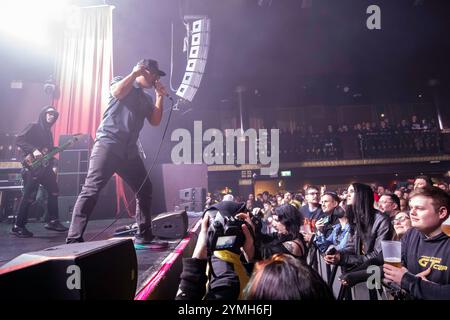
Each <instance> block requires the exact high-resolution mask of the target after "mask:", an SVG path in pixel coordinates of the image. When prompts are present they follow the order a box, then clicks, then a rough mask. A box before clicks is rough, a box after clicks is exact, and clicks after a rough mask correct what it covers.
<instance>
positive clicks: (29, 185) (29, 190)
mask: <svg viewBox="0 0 450 320" xmlns="http://www.w3.org/2000/svg"><path fill="white" fill-rule="evenodd" d="M22 178H23V196H22V200H21V202H20V205H19V212H18V213H17V218H16V225H17V226H19V227H24V226H25V225H26V223H27V220H28V211H29V209H30V206H31V204H32V203H33V202H34V201H35V200H36V194H37V191H38V188H39V185H40V184H41V185H42V186H43V187H44V189H45V190H46V191H47V194H48V200H47V208H48V209H47V210H48V216H49V220H58V215H59V213H58V192H59V190H58V184H57V183H56V174H55V173H54V172H53V170H52V168H51V166H48V167H46V168H43V169H42V170H40V172H39V173H38V174H36V175H33V174H32V173H30V172H29V171H24V172H23V173H22Z"/></svg>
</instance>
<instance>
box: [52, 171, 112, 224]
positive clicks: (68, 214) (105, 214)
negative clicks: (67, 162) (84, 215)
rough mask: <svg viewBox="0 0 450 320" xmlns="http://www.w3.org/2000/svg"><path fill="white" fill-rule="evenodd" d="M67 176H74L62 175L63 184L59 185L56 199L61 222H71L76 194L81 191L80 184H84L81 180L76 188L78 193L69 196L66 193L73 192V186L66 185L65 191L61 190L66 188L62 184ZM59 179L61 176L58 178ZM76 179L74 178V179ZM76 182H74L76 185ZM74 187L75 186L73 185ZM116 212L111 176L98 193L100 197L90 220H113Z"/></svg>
mask: <svg viewBox="0 0 450 320" xmlns="http://www.w3.org/2000/svg"><path fill="white" fill-rule="evenodd" d="M69 176H76V175H64V177H65V178H64V179H63V183H61V182H60V181H58V182H60V183H59V189H60V194H61V195H60V196H59V197H58V209H59V218H60V220H61V221H71V220H72V213H73V207H74V206H75V202H76V201H77V198H78V194H79V192H80V191H81V187H82V184H83V183H84V179H82V183H81V185H80V186H79V188H78V190H79V191H78V192H77V193H75V194H73V193H72V194H71V193H70V192H67V190H70V191H71V192H73V191H74V186H71V185H70V184H68V185H67V190H65V189H63V188H65V187H66V185H65V184H64V183H65V182H68V181H69V180H66V179H68V177H69ZM60 177H61V176H60ZM75 178H76V177H75ZM77 181H78V180H76V181H75V183H77ZM75 186H76V185H75ZM116 212H117V198H116V177H115V176H112V177H111V179H110V180H109V181H108V183H107V184H106V186H105V187H104V188H103V190H102V191H101V192H100V195H99V197H98V200H97V204H96V205H95V208H94V211H93V212H92V215H91V217H90V219H92V220H101V219H114V218H115V217H116Z"/></svg>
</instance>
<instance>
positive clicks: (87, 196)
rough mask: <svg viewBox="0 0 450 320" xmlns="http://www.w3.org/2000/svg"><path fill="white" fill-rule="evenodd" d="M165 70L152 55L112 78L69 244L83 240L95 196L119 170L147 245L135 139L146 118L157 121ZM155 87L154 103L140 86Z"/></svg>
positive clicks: (146, 197)
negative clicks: (127, 72)
mask: <svg viewBox="0 0 450 320" xmlns="http://www.w3.org/2000/svg"><path fill="white" fill-rule="evenodd" d="M164 75H165V72H163V71H161V70H160V69H159V67H158V62H157V61H155V60H152V59H143V60H140V61H139V62H138V63H137V64H136V66H134V68H133V70H132V71H131V73H130V74H128V75H127V76H125V77H115V78H114V79H113V80H112V82H111V87H110V96H109V101H108V106H107V108H106V111H105V112H104V114H103V118H102V121H101V123H100V126H99V127H98V129H97V134H96V139H95V144H94V147H93V149H92V153H91V157H90V161H89V170H88V174H87V177H86V181H85V183H84V185H83V188H82V190H81V193H80V194H79V196H78V199H77V202H76V204H75V207H74V209H73V215H72V222H71V224H70V228H69V233H68V236H67V240H66V241H67V243H74V242H83V241H84V239H83V234H84V231H85V229H86V226H87V223H88V220H89V217H90V215H91V213H92V211H93V209H94V207H95V204H96V202H97V199H98V195H99V193H100V191H101V190H102V188H103V187H104V186H105V185H106V183H107V182H108V180H109V179H110V178H111V176H112V175H113V174H114V173H117V174H118V175H119V176H120V177H121V178H122V179H123V180H124V181H125V182H126V183H127V184H128V185H129V186H130V187H131V189H132V190H133V192H134V193H135V195H136V199H137V200H136V201H137V210H136V222H137V226H138V231H137V233H136V237H135V243H137V244H150V243H152V241H153V238H154V237H153V235H152V231H151V212H150V210H151V204H152V184H151V182H150V179H149V178H148V176H147V171H146V169H145V167H144V163H143V161H142V159H141V158H140V157H139V150H138V147H137V144H136V142H137V139H138V137H139V133H140V131H141V129H142V127H143V126H144V121H145V119H147V121H148V122H149V123H150V124H151V125H152V126H158V125H159V124H160V122H161V118H162V115H163V102H164V97H165V96H167V92H166V89H165V87H164V85H163V84H162V83H161V82H160V77H161V76H164ZM150 88H155V98H156V99H155V102H153V98H152V97H151V96H150V95H149V94H148V93H146V92H145V91H144V89H150Z"/></svg>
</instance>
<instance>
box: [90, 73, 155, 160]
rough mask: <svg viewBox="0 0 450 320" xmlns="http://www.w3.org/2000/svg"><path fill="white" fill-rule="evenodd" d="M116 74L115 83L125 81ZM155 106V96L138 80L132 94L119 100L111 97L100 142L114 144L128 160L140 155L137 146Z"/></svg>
mask: <svg viewBox="0 0 450 320" xmlns="http://www.w3.org/2000/svg"><path fill="white" fill-rule="evenodd" d="M122 79H123V77H115V78H114V79H113V80H112V81H111V85H113V84H115V83H116V82H118V81H120V80H122ZM153 109H154V103H153V99H152V97H151V96H150V95H148V94H146V93H145V92H144V90H143V89H142V88H140V87H139V86H138V85H137V84H136V83H135V84H134V85H133V88H132V89H131V91H130V93H128V95H127V96H125V97H124V98H123V99H121V100H119V99H117V98H115V97H113V96H112V95H111V94H110V96H109V101H108V107H107V109H106V111H105V113H104V114H103V119H102V122H101V124H100V126H99V127H98V129H97V135H96V141H101V142H103V143H107V144H111V145H113V146H114V147H113V149H112V150H113V152H114V153H116V154H117V155H118V156H120V157H122V158H124V159H127V158H135V157H137V156H138V155H139V152H138V148H137V145H136V142H137V139H138V138H139V133H140V131H141V129H142V127H143V126H144V120H145V119H146V117H147V116H149V115H150V114H151V113H152V112H153Z"/></svg>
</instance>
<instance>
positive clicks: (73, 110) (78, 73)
mask: <svg viewBox="0 0 450 320" xmlns="http://www.w3.org/2000/svg"><path fill="white" fill-rule="evenodd" d="M112 10H113V7H112V6H98V7H87V8H77V7H74V8H73V9H72V10H71V13H70V16H69V17H68V18H67V23H66V25H65V29H64V36H63V38H62V39H61V43H60V45H59V46H58V49H57V55H56V84H57V88H58V91H57V92H58V93H57V94H56V95H55V101H54V105H55V107H56V108H57V110H58V111H59V113H60V117H59V119H58V121H57V122H56V124H55V129H54V130H55V131H54V136H55V140H56V141H58V138H59V136H60V135H62V134H74V133H89V134H91V136H92V137H93V138H94V137H95V131H96V129H97V127H98V125H99V124H100V120H101V116H102V113H103V111H104V108H105V107H106V99H107V98H108V95H109V83H110V81H111V79H112V74H113V65H112V58H113V56H112Z"/></svg>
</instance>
